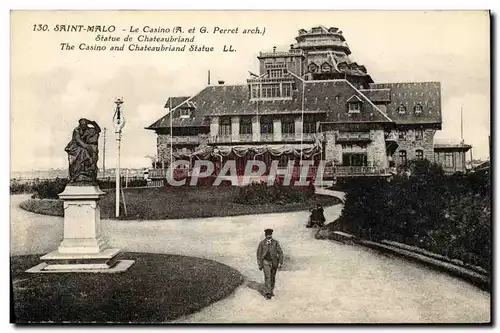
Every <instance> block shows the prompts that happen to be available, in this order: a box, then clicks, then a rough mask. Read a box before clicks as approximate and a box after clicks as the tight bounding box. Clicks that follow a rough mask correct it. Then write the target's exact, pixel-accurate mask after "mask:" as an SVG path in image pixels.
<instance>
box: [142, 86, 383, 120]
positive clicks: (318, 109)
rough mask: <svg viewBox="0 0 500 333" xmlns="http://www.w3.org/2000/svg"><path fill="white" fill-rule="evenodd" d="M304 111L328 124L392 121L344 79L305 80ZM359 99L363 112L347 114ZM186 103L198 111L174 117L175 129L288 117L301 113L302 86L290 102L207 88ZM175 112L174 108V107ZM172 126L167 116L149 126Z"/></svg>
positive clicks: (241, 90)
mask: <svg viewBox="0 0 500 333" xmlns="http://www.w3.org/2000/svg"><path fill="white" fill-rule="evenodd" d="M306 82H307V83H306V85H305V99H304V112H305V113H326V119H325V120H326V121H328V122H368V121H370V122H391V120H390V119H389V118H388V117H387V116H386V115H385V114H384V113H383V112H382V111H380V109H378V108H377V107H376V106H375V105H374V104H373V103H372V102H371V101H370V100H369V99H368V98H367V97H366V96H365V95H364V94H362V93H361V92H359V91H358V90H357V89H356V88H355V87H354V86H353V85H351V84H350V83H349V82H348V81H345V80H324V81H306ZM353 96H356V97H357V99H359V100H361V102H362V110H361V112H360V113H358V114H355V113H348V112H347V111H348V109H347V100H348V99H349V98H352V97H353ZM183 103H184V104H179V105H178V106H179V107H182V105H185V104H186V103H191V104H192V105H193V106H194V107H195V109H194V112H193V117H192V118H189V119H179V118H176V117H175V116H174V118H173V119H172V125H173V126H174V127H184V126H208V125H209V122H208V120H207V119H206V117H207V116H218V115H256V114H261V115H263V114H287V113H288V114H289V113H301V112H302V84H301V83H300V82H298V84H297V91H294V92H293V96H292V98H291V99H287V100H285V99H283V100H280V99H274V100H259V101H253V100H250V91H249V88H248V85H232V86H230V85H219V86H208V87H206V88H205V89H203V90H202V91H200V92H199V93H198V94H197V95H195V96H193V97H192V98H189V99H186V100H185V101H184V102H183ZM174 113H175V108H174ZM169 126H170V116H169V115H168V114H167V115H166V116H164V117H163V118H161V119H159V120H158V121H156V122H155V123H154V124H152V125H151V126H149V127H148V129H156V128H162V127H169Z"/></svg>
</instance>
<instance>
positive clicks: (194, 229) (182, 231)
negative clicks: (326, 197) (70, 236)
mask: <svg viewBox="0 0 500 333" xmlns="http://www.w3.org/2000/svg"><path fill="white" fill-rule="evenodd" d="M25 199H27V196H11V253H12V254H13V255H17V254H33V253H35V254H45V253H47V252H49V251H52V250H54V249H56V248H57V246H58V245H59V242H60V241H61V239H62V225H63V220H62V218H60V217H49V216H42V215H37V214H33V213H29V212H25V211H23V210H21V209H20V208H19V207H18V205H19V203H20V202H21V201H23V200H25ZM341 207H342V206H341V205H337V206H333V207H328V208H326V209H325V215H326V217H327V220H328V221H332V220H334V219H335V218H336V217H337V216H338V215H339V214H340V211H341ZM307 217H308V212H293V213H280V214H265V215H255V216H236V217H224V218H207V219H187V220H168V221H146V222H145V221H123V222H122V221H112V220H104V221H102V230H103V234H104V236H105V237H106V238H107V240H108V243H109V245H111V246H112V247H119V248H121V249H122V251H137V252H155V253H172V254H182V255H190V256H197V257H202V258H208V259H213V260H216V261H219V262H222V263H224V264H227V265H229V266H232V267H234V268H236V269H237V270H239V271H240V272H241V273H242V274H244V275H245V276H246V277H247V279H248V283H247V284H245V285H244V286H242V287H240V288H239V289H237V290H236V292H235V293H234V294H233V295H231V296H230V297H228V298H226V299H224V300H222V301H220V302H217V303H215V304H213V305H211V306H209V307H207V308H205V309H203V310H202V311H200V312H198V313H196V314H193V315H191V316H189V317H187V318H183V319H181V320H178V321H177V322H182V323H472V322H474V323H483V322H489V320H490V295H489V294H488V293H486V292H483V291H481V290H480V289H478V288H476V287H474V286H472V285H470V284H468V283H466V282H464V281H462V280H460V279H457V278H453V277H450V276H448V275H446V274H444V273H440V272H435V271H432V270H429V269H427V268H425V267H422V266H419V265H417V264H415V263H412V262H408V261H405V260H403V259H400V258H395V257H392V256H386V255H382V254H379V253H377V252H374V251H372V250H369V249H366V248H363V247H360V246H351V245H342V244H338V243H335V242H331V241H328V240H316V239H314V236H313V231H312V230H311V229H306V228H305V227H304V225H305V223H306V221H307ZM268 227H269V228H273V229H274V230H275V233H274V236H275V238H276V239H277V240H279V241H280V243H281V244H282V247H283V250H284V252H285V265H284V267H283V269H282V270H281V271H278V275H277V282H276V290H275V293H276V297H275V298H273V299H272V300H270V301H268V300H265V299H264V298H263V297H262V296H261V295H260V293H259V292H258V291H257V290H256V289H257V288H258V286H259V284H260V283H262V281H263V274H262V272H260V271H259V270H258V269H257V265H256V259H255V252H256V248H257V244H258V242H259V241H260V240H261V238H262V237H263V230H264V229H265V228H268Z"/></svg>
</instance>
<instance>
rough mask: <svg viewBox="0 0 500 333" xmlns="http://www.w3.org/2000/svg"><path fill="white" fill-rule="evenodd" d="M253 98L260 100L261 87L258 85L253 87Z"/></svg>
mask: <svg viewBox="0 0 500 333" xmlns="http://www.w3.org/2000/svg"><path fill="white" fill-rule="evenodd" d="M251 97H252V98H259V97H260V85H258V84H253V85H252V92H251Z"/></svg>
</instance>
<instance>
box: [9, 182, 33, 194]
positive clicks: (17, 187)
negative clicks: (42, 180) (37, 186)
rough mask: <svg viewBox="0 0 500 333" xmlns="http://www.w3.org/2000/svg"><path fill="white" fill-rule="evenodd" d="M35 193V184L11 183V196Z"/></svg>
mask: <svg viewBox="0 0 500 333" xmlns="http://www.w3.org/2000/svg"><path fill="white" fill-rule="evenodd" d="M33 191H34V189H33V184H27V183H18V182H11V183H10V194H23V193H31V192H33Z"/></svg>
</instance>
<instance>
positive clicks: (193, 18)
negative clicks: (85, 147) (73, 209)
mask: <svg viewBox="0 0 500 333" xmlns="http://www.w3.org/2000/svg"><path fill="white" fill-rule="evenodd" d="M34 24H47V25H48V26H49V27H50V28H52V29H51V30H53V27H54V26H55V25H56V24H83V25H85V26H87V25H115V26H116V32H115V33H114V34H112V35H113V36H119V37H121V38H122V39H123V38H124V37H126V36H127V34H128V33H127V32H123V31H122V29H127V31H128V30H129V29H130V26H135V27H139V28H141V29H142V27H143V26H144V25H149V26H152V27H156V26H163V27H171V26H177V25H180V26H183V27H184V29H185V30H187V29H189V28H190V27H196V28H199V27H201V26H206V27H208V28H209V31H211V30H212V29H213V27H214V26H219V27H221V28H233V27H239V29H240V31H241V30H242V29H244V28H255V27H259V28H261V29H262V28H263V27H265V28H266V33H265V35H264V36H262V35H241V34H238V35H213V34H200V33H197V34H196V35H195V43H197V44H198V45H203V44H204V45H208V46H214V47H215V48H216V49H217V50H216V51H215V52H211V53H205V52H198V53H195V52H183V53H180V52H179V53H174V52H163V53H160V52H130V51H124V52H111V51H104V52H86V51H61V50H60V46H59V43H61V42H70V43H75V44H76V45H77V47H78V44H80V43H82V42H84V43H87V44H89V45H91V44H94V42H93V38H94V37H95V36H96V35H97V33H87V32H80V33H77V32H66V33H62V32H54V31H49V32H33V25H34ZM317 25H324V26H326V27H331V26H334V27H338V28H340V29H341V30H342V31H343V33H344V37H345V38H346V40H347V43H348V44H349V46H350V48H351V51H352V55H351V58H352V59H353V60H355V61H357V62H358V63H359V64H363V65H365V66H366V68H367V70H368V72H369V73H370V75H371V76H372V78H373V80H374V81H375V82H378V83H384V82H411V81H440V82H441V87H442V91H441V94H442V114H443V129H442V130H441V131H439V132H438V133H437V135H436V138H437V139H450V140H456V141H459V140H460V107H461V106H462V105H463V108H464V139H465V142H466V143H469V144H471V145H473V147H474V149H473V155H474V158H487V157H488V135H489V133H490V65H489V64H490V49H489V47H490V45H489V40H490V36H489V33H490V32H489V31H490V29H489V17H488V13H487V12H485V11H483V12H472V11H470V12H460V11H453V12H443V11H441V12H396V11H394V12H383V11H378V12H374V11H372V12H370V11H363V12H349V11H339V12H334V11H322V12H316V11H306V12H305V11H295V12H292V11H289V12H276V11H268V12H258V11H252V12H236V11H231V12H215V11H211V12H165V11H157V12H112V11H102V12H14V13H13V14H12V16H11V136H12V138H11V169H12V170H13V171H24V170H30V169H46V168H64V167H66V166H67V158H66V153H65V152H64V147H65V145H66V144H67V143H68V141H69V140H70V137H71V132H72V130H73V128H74V127H75V126H76V125H77V120H78V119H79V118H82V117H84V118H89V119H92V120H95V121H97V122H98V123H99V125H100V126H101V127H102V128H104V127H107V128H108V145H107V151H108V153H107V154H106V167H107V168H113V167H114V166H115V162H116V159H115V141H114V140H115V136H114V134H113V130H112V116H113V112H114V107H115V104H114V103H113V101H114V100H115V99H116V97H123V99H124V101H125V104H124V105H123V109H124V112H125V117H126V119H127V125H126V127H125V128H124V134H123V140H122V158H121V165H122V167H146V166H148V165H149V159H146V158H145V157H144V156H146V155H154V154H155V153H156V135H155V133H154V132H153V131H148V130H145V129H144V127H146V126H148V125H150V124H151V123H153V122H154V121H155V120H157V119H158V118H160V117H161V116H163V115H164V114H165V110H164V108H163V107H164V105H165V102H166V100H167V98H168V97H169V96H181V95H186V96H189V95H193V94H196V93H197V92H198V91H199V90H201V89H202V88H203V87H204V86H205V85H206V83H207V71H208V70H210V71H211V76H212V83H216V81H217V80H219V79H220V80H225V81H226V83H227V84H244V83H246V79H247V78H248V77H249V76H248V71H253V72H258V60H257V58H256V56H257V54H258V53H259V51H262V50H264V51H270V50H272V47H273V46H274V45H276V46H277V47H278V49H288V47H289V45H290V44H292V43H294V42H295V40H294V37H295V36H296V35H297V32H298V30H299V29H301V28H304V29H309V28H311V27H313V26H317ZM103 35H105V36H108V35H109V34H108V33H103ZM165 36H169V34H165ZM117 44H122V43H117ZM224 44H226V45H230V44H231V45H232V46H233V48H234V49H236V52H234V53H224V52H222V47H223V45H224ZM100 141H101V142H100V144H101V147H102V137H101V140H100ZM100 153H101V154H102V151H101V152H100ZM468 158H469V156H468ZM101 166H102V162H101V161H100V162H99V167H101Z"/></svg>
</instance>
